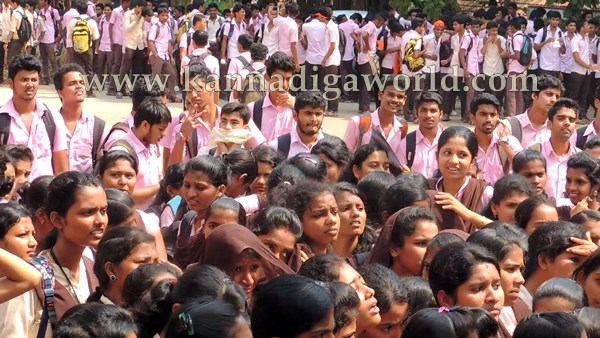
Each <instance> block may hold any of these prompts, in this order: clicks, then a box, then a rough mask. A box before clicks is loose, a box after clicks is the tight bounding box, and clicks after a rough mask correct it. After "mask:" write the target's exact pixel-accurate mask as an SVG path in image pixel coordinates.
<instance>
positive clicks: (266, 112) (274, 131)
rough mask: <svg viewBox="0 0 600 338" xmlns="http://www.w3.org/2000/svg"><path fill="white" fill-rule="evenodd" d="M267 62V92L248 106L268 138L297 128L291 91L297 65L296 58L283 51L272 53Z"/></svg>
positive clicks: (255, 121)
mask: <svg viewBox="0 0 600 338" xmlns="http://www.w3.org/2000/svg"><path fill="white" fill-rule="evenodd" d="M266 66H267V73H266V74H265V80H266V82H267V83H266V85H268V88H267V95H266V96H265V98H264V99H262V100H258V101H256V102H252V103H250V104H248V110H249V111H250V115H251V116H252V120H253V121H254V123H255V124H256V126H257V127H258V129H260V131H261V132H262V134H263V136H264V138H265V139H266V140H267V142H269V141H272V140H274V139H276V138H277V137H279V136H281V135H283V134H286V133H289V132H290V131H292V129H293V128H294V125H295V122H294V118H293V112H292V108H293V107H294V97H293V96H292V95H290V93H289V88H290V85H289V84H290V79H291V77H292V75H293V74H294V69H295V66H294V60H293V59H292V58H291V57H290V56H287V55H286V54H283V53H282V52H275V53H273V55H271V57H270V58H269V60H268V61H267V63H266ZM260 108H262V109H260ZM261 112H262V114H261Z"/></svg>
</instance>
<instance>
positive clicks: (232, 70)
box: [227, 52, 252, 75]
mask: <svg viewBox="0 0 600 338" xmlns="http://www.w3.org/2000/svg"><path fill="white" fill-rule="evenodd" d="M238 56H241V57H243V58H244V59H246V61H248V63H249V64H250V63H252V58H251V57H250V52H243V53H242V54H238ZM242 69H244V64H243V63H242V61H240V60H238V58H237V57H235V58H234V59H232V60H231V62H229V68H228V69H227V75H237V74H239V73H240V71H241V70H242Z"/></svg>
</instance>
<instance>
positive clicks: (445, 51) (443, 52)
mask: <svg viewBox="0 0 600 338" xmlns="http://www.w3.org/2000/svg"><path fill="white" fill-rule="evenodd" d="M450 55H452V44H451V42H450V39H448V40H444V41H442V43H441V44H440V60H447V59H448V58H449V57H450Z"/></svg>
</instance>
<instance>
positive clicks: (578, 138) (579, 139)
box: [571, 87, 600, 150]
mask: <svg viewBox="0 0 600 338" xmlns="http://www.w3.org/2000/svg"><path fill="white" fill-rule="evenodd" d="M593 99H594V101H593V103H594V108H595V109H594V110H595V112H596V117H595V118H594V120H593V121H592V122H591V123H590V124H588V125H587V126H584V127H581V128H579V129H577V133H573V136H571V143H572V144H574V145H575V146H576V147H577V148H579V149H581V150H583V148H585V143H586V142H587V141H589V140H591V139H592V138H594V137H595V136H596V135H600V113H598V111H600V87H598V88H596V92H595V93H594V97H593Z"/></svg>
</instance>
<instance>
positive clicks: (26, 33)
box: [16, 12, 33, 43]
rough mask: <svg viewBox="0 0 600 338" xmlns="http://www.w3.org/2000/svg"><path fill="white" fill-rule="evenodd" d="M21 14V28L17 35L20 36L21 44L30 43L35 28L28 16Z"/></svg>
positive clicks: (18, 29)
mask: <svg viewBox="0 0 600 338" xmlns="http://www.w3.org/2000/svg"><path fill="white" fill-rule="evenodd" d="M16 13H19V12H16ZM19 14H20V15H21V23H20V24H19V28H17V35H18V36H19V42H21V43H27V42H29V39H31V34H32V31H33V27H32V26H31V22H29V19H27V15H24V14H21V13H19Z"/></svg>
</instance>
